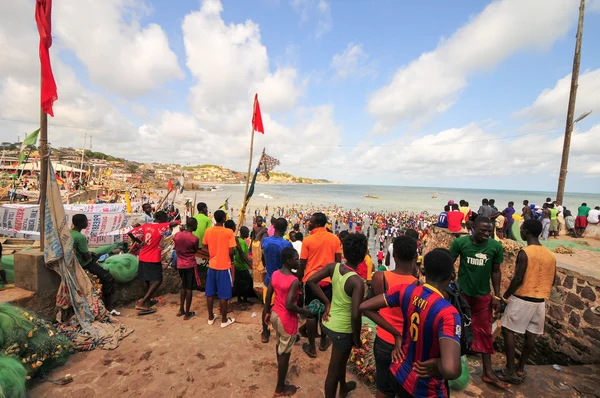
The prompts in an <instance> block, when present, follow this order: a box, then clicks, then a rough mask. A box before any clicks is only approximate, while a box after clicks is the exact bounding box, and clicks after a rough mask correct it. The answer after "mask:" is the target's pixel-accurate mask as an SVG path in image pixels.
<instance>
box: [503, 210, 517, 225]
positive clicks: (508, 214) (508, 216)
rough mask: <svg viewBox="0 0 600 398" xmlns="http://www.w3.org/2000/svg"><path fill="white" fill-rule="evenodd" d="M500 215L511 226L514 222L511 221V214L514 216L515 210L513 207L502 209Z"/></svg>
mask: <svg viewBox="0 0 600 398" xmlns="http://www.w3.org/2000/svg"><path fill="white" fill-rule="evenodd" d="M502 214H504V217H506V222H508V223H509V224H512V223H513V222H514V221H515V220H514V219H513V214H515V209H514V208H513V207H507V208H506V209H504V211H502Z"/></svg>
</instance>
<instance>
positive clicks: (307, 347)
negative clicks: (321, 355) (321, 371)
mask: <svg viewBox="0 0 600 398" xmlns="http://www.w3.org/2000/svg"><path fill="white" fill-rule="evenodd" d="M309 350H310V344H308V343H304V344H302V351H304V353H305V354H306V355H308V357H309V358H313V359H314V358H316V357H317V354H312V353H311V352H310V351H309Z"/></svg>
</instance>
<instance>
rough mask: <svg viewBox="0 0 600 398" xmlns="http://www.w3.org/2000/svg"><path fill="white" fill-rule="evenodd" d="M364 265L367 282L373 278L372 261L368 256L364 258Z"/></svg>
mask: <svg viewBox="0 0 600 398" xmlns="http://www.w3.org/2000/svg"><path fill="white" fill-rule="evenodd" d="M365 263H367V280H368V281H370V280H371V279H372V278H373V259H372V258H371V256H370V255H368V254H367V255H366V256H365Z"/></svg>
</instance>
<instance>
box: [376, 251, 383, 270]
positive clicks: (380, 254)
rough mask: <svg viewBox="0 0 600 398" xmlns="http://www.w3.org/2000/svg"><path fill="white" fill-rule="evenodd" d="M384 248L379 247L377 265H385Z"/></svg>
mask: <svg viewBox="0 0 600 398" xmlns="http://www.w3.org/2000/svg"><path fill="white" fill-rule="evenodd" d="M383 257H384V256H383V250H381V248H379V251H378V252H377V265H378V266H380V265H383Z"/></svg>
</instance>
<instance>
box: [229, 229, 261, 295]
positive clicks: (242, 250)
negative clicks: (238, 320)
mask: <svg viewBox="0 0 600 398" xmlns="http://www.w3.org/2000/svg"><path fill="white" fill-rule="evenodd" d="M224 225H225V228H229V229H231V230H232V231H233V232H234V233H235V222H234V221H233V220H227V221H225V224H224ZM249 236H250V230H249V229H248V227H246V226H243V227H241V228H240V236H238V237H236V243H237V246H236V248H235V250H234V251H233V266H234V267H235V278H234V280H233V290H234V293H235V294H236V295H237V298H238V303H248V296H249V295H251V294H252V291H253V289H252V287H253V285H254V282H253V280H252V276H251V275H250V268H249V265H250V264H252V261H251V260H250V259H249V258H248V243H246V239H248V237H249Z"/></svg>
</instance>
